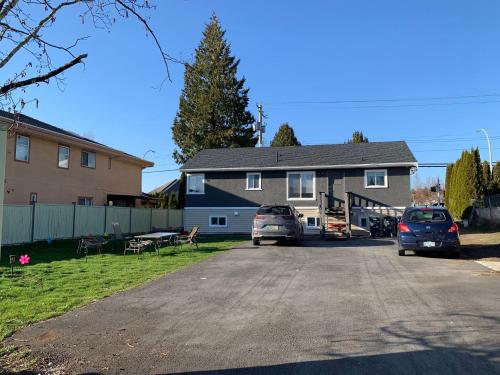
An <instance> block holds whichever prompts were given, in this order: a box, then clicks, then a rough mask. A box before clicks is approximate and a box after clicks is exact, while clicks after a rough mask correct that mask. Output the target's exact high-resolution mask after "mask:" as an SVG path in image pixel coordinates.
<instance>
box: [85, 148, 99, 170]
mask: <svg viewBox="0 0 500 375" xmlns="http://www.w3.org/2000/svg"><path fill="white" fill-rule="evenodd" d="M95 159H96V158H95V152H91V151H82V167H85V168H95Z"/></svg>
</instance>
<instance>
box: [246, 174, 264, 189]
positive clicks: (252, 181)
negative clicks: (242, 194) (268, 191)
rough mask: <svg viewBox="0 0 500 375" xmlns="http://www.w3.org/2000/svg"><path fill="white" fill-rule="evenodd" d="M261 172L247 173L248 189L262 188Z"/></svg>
mask: <svg viewBox="0 0 500 375" xmlns="http://www.w3.org/2000/svg"><path fill="white" fill-rule="evenodd" d="M260 180H261V178H260V172H252V173H247V190H262V187H261V183H260Z"/></svg>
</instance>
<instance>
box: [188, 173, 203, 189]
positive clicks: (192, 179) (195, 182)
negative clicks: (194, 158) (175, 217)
mask: <svg viewBox="0 0 500 375" xmlns="http://www.w3.org/2000/svg"><path fill="white" fill-rule="evenodd" d="M204 182H205V175H204V174H203V173H199V174H188V175H187V184H186V189H187V192H186V193H187V194H205V184H204Z"/></svg>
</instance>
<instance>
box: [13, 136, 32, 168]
mask: <svg viewBox="0 0 500 375" xmlns="http://www.w3.org/2000/svg"><path fill="white" fill-rule="evenodd" d="M15 159H16V160H17V161H25V162H29V160H30V137H27V136H25V135H19V134H18V135H16V154H15Z"/></svg>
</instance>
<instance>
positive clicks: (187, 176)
mask: <svg viewBox="0 0 500 375" xmlns="http://www.w3.org/2000/svg"><path fill="white" fill-rule="evenodd" d="M191 176H201V177H202V179H201V191H200V192H197V191H189V177H191ZM186 194H189V195H202V194H205V173H186Z"/></svg>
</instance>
